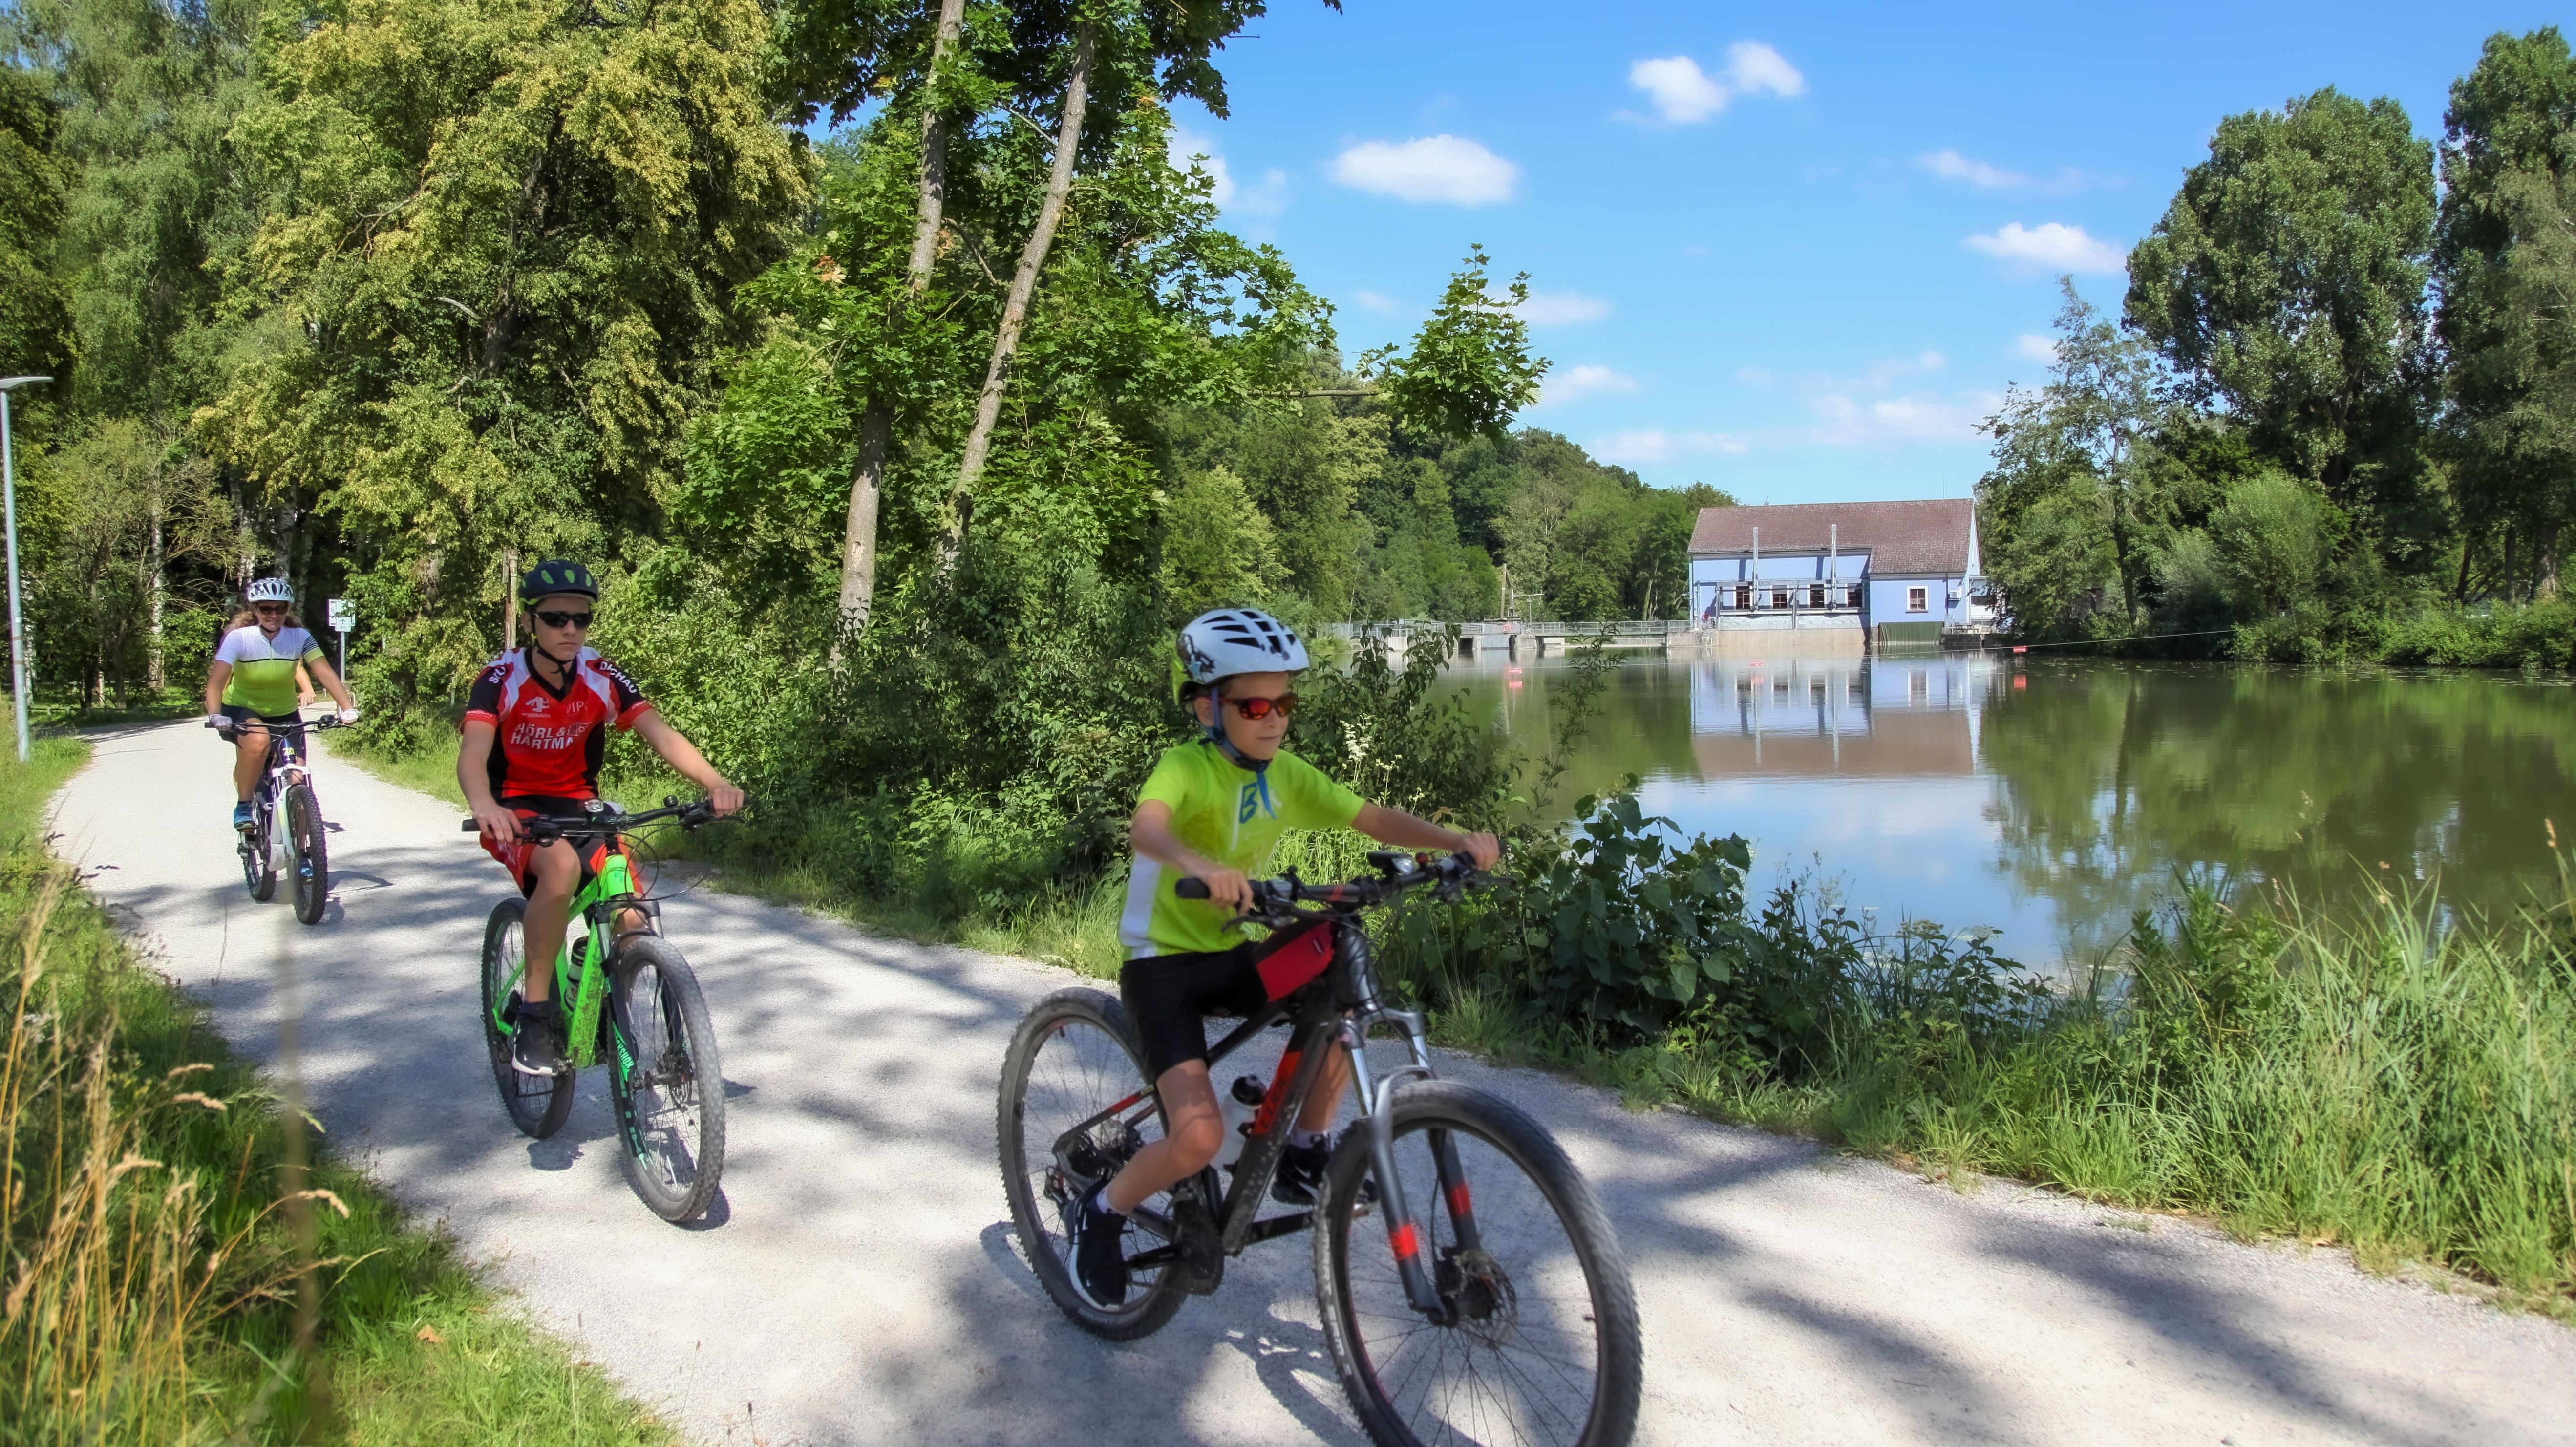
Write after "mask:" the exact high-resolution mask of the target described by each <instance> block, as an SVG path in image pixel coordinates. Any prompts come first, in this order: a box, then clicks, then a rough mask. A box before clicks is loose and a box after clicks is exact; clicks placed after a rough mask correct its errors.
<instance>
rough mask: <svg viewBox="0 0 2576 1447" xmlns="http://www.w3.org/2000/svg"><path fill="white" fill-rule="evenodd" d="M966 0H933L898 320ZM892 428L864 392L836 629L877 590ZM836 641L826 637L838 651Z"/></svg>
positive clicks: (940, 162)
mask: <svg viewBox="0 0 2576 1447" xmlns="http://www.w3.org/2000/svg"><path fill="white" fill-rule="evenodd" d="M965 16H966V0H940V6H939V29H938V30H937V32H935V33H934V34H933V35H932V36H931V41H930V77H931V79H930V95H929V100H928V104H926V105H924V106H923V107H922V112H921V192H920V199H919V201H918V202H917V203H916V205H915V208H914V221H913V228H912V255H911V257H910V258H909V259H908V260H907V262H906V264H905V280H906V282H907V284H908V287H909V294H908V295H907V297H906V299H905V305H904V310H903V312H902V313H899V314H898V315H897V316H896V318H895V324H896V325H898V326H900V325H901V324H902V322H903V320H904V317H905V315H908V314H909V312H910V310H911V303H912V302H913V301H914V300H917V299H919V297H920V296H921V294H922V293H923V292H924V291H927V290H929V288H930V268H931V264H932V263H933V262H934V261H936V260H937V259H938V256H939V223H940V216H941V213H942V212H943V211H944V210H945V209H946V207H947V204H948V125H947V119H946V115H945V113H944V112H943V110H942V109H941V107H940V104H939V91H938V84H939V65H940V62H941V61H943V60H945V59H946V58H947V56H948V52H949V50H950V49H951V48H952V47H953V46H954V45H955V44H956V43H957V33H958V30H959V28H960V27H961V26H962V25H963V24H964V23H965ZM893 432H894V409H893V408H891V407H889V406H887V405H886V403H885V399H883V398H881V397H876V398H870V399H869V401H868V410H867V411H866V412H865V413H864V414H862V415H861V417H860V419H859V465H858V469H857V471H856V472H855V473H854V474H852V476H851V478H850V516H849V521H848V524H847V525H846V527H845V528H844V529H843V531H842V534H841V636H842V637H843V638H847V637H849V636H850V635H851V634H853V633H856V632H857V631H859V630H860V629H862V628H864V627H866V626H867V623H868V608H869V606H870V605H871V604H872V603H873V602H874V601H875V598H876V591H877V498H878V496H879V495H880V494H881V493H882V492H883V491H884V488H885V463H886V448H887V444H888V443H889V441H890V440H891V439H892V435H893ZM839 646H840V645H839V644H838V643H837V642H836V643H835V644H834V645H833V648H834V651H835V654H836V656H837V653H838V650H839Z"/></svg>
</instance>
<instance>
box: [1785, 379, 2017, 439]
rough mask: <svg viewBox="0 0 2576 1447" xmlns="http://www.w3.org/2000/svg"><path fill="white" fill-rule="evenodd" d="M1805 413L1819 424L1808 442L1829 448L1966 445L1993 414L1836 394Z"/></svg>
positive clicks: (1918, 400)
mask: <svg viewBox="0 0 2576 1447" xmlns="http://www.w3.org/2000/svg"><path fill="white" fill-rule="evenodd" d="M1982 395H1983V394H1978V396H1979V397H1982ZM1807 407H1808V410H1810V411H1812V412H1814V413H1815V414H1816V419H1817V420H1816V425H1815V426H1814V427H1812V428H1809V429H1808V430H1807V433H1806V440H1808V441H1810V442H1816V443H1821V444H1823V445H1825V446H1827V447H1888V446H1894V445H1900V444H1904V443H1909V442H1970V441H1974V440H1975V439H1976V436H1977V423H1978V421H1979V419H1981V418H1983V417H1984V416H1985V415H1986V414H1987V413H1988V412H1991V411H1992V410H1993V408H1992V406H1991V405H1989V406H1986V407H1984V408H1982V409H1980V408H1978V407H1976V406H1961V405H1959V404H1958V403H1956V402H1949V401H1944V400H1942V399H1940V398H1938V397H1931V396H1923V395H1919V394H1918V395H1908V396H1898V397H1880V398H1877V399H1875V400H1872V401H1860V400H1857V399H1855V398H1852V397H1849V396H1846V395H1844V394H1842V393H1840V392H1826V393H1822V394H1819V395H1817V396H1813V397H1809V398H1808V399H1807Z"/></svg>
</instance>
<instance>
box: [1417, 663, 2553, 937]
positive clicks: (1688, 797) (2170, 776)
mask: <svg viewBox="0 0 2576 1447" xmlns="http://www.w3.org/2000/svg"><path fill="white" fill-rule="evenodd" d="M1564 668H1565V665H1564V663H1563V662H1562V661H1561V660H1555V659H1551V660H1548V661H1547V662H1545V663H1543V664H1523V665H1518V666H1515V665H1511V664H1509V663H1507V662H1503V661H1500V660H1495V661H1489V662H1484V663H1480V664H1464V665H1461V669H1460V674H1459V677H1460V679H1461V681H1462V683H1464V684H1465V686H1466V687H1467V689H1468V691H1469V694H1470V697H1471V699H1472V700H1473V701H1474V702H1475V705H1476V706H1478V707H1480V708H1490V709H1493V710H1496V711H1499V712H1500V713H1501V714H1502V715H1503V717H1504V718H1505V719H1506V720H1507V721H1508V723H1509V726H1510V728H1511V729H1512V731H1513V732H1514V734H1515V735H1517V736H1518V737H1519V738H1520V739H1521V741H1522V743H1523V745H1524V747H1527V748H1529V749H1531V750H1532V751H1533V752H1535V751H1536V750H1537V749H1538V748H1539V747H1541V745H1542V744H1543V741H1544V739H1545V738H1546V734H1547V725H1548V716H1549V700H1550V698H1551V696H1552V695H1553V694H1554V693H1555V691H1556V690H1557V689H1559V688H1561V687H1562V685H1563V683H1564ZM2571 747H2576V690H2572V689H2570V688H2568V687H2566V686H2564V685H2563V684H2560V683H2556V682H2535V681H2531V680H2524V679H2519V678H2513V677H2493V676H2461V675H2431V674H2417V675H2408V674H2399V673H2388V672H2371V673H2330V672H2301V671H2292V670H2277V669H2275V670H2266V669H2250V668H2248V669H2239V668H2224V667H2175V666H2136V665H2124V664H2116V663H2095V662H2074V661H2056V660H2044V661H2040V662H2036V663H2033V662H2028V661H2017V660H2013V659H2010V658H2001V657H1984V656H1959V655H1951V656H1940V657H1923V658H1911V659H1909V658H1877V659H1867V660H1861V659H1822V658H1819V659H1797V658H1788V659H1779V660H1768V661H1761V660H1737V659H1707V658H1699V657H1695V656H1691V655H1683V654H1677V655H1675V656H1673V657H1671V658H1669V659H1668V658H1665V657H1662V656H1658V655H1641V656H1638V657H1635V658H1632V659H1630V660H1628V661H1626V662H1624V663H1623V664H1622V665H1621V666H1620V667H1619V668H1618V669H1617V670H1615V672H1614V673H1613V674H1612V677H1611V685H1610V687H1609V689H1608V691H1607V693H1606V694H1605V696H1604V699H1603V701H1602V705H1601V712H1600V714H1599V716H1598V718H1597V720H1596V723H1595V725H1594V727H1593V729H1592V730H1591V734H1590V737H1589V738H1588V739H1587V741H1586V744H1585V746H1584V748H1583V750H1582V752H1581V753H1580V754H1579V756H1578V757H1577V759H1576V760H1575V762H1574V765H1573V767H1572V769H1571V770H1570V773H1569V779H1568V787H1567V788H1566V790H1565V791H1564V793H1563V795H1562V796H1561V797H1560V799H1559V801H1558V802H1559V804H1560V805H1561V806H1565V805H1570V804H1571V802H1572V800H1573V799H1574V797H1575V796H1576V795H1578V794H1581V793H1586V792H1591V791H1595V790H1599V789H1603V788H1607V787H1610V786H1612V785H1614V784H1615V783H1616V782H1617V780H1618V778H1619V776H1620V775H1622V774H1624V773H1632V772H1633V773H1636V774H1638V775H1640V776H1641V777H1642V778H1643V780H1644V786H1643V787H1644V792H1645V795H1646V799H1647V802H1648V803H1649V804H1650V805H1652V806H1653V807H1654V808H1656V809H1658V810H1660V811H1662V812H1664V813H1667V814H1670V815H1672V816H1673V817H1674V818H1675V819H1676V820H1678V821H1679V822H1680V823H1681V824H1682V825H1683V827H1685V828H1688V829H1692V830H1699V831H1709V832H1723V831H1734V832H1741V833H1743V834H1744V835H1746V836H1747V837H1748V838H1750V839H1752V840H1753V841H1754V843H1755V847H1756V850H1757V853H1758V856H1759V858H1760V859H1761V861H1762V867H1763V868H1764V869H1765V870H1766V871H1768V872H1770V873H1772V874H1774V875H1776V873H1777V872H1778V871H1782V870H1790V871H1809V872H1817V873H1821V874H1824V875H1826V876H1830V877H1834V878H1837V879H1839V880H1840V881H1841V882H1842V884H1843V886H1844V889H1845V892H1846V897H1847V898H1848V899H1849V900H1850V901H1851V902H1853V903H1854V904H1857V905H1862V906H1868V907H1875V908H1878V909H1879V910H1881V911H1882V913H1883V915H1885V916H1889V917H1893V916H1899V915H1903V916H1912V917H1916V918H1927V919H1936V920H1940V921H1942V922H1943V923H1946V924H1952V925H1966V924H1983V925H1988V926H1993V927H1997V928H2000V929H2002V930H2003V931H2004V932H2005V935H2006V939H2005V942H2004V943H2005V947H2006V948H2008V949H2010V950H2012V951H2015V952H2017V953H2019V954H2021V955H2022V956H2023V957H2025V958H2031V959H2043V958H2050V957H2056V956H2060V955H2063V954H2066V953H2069V952H2072V953H2075V954H2078V955H2084V956H2089V955H2092V954H2093V953H2095V952H2096V951H2098V950H2099V949H2100V948H2102V947H2103V946H2104V945H2106V944H2107V943H2108V942H2110V941H2111V940H2113V939H2116V938H2117V936H2118V935H2119V933H2120V931H2121V930H2122V929H2124V928H2125V927H2126V925H2127V922H2128V918H2129V916H2130V914H2131V913H2132V912H2133V911H2134V910H2136V909H2137V908H2138V907H2140V906H2142V905H2146V904H2152V903H2153V902H2155V901H2156V900H2157V899H2159V898H2161V897H2163V896H2164V895H2166V894H2167V893H2169V892H2170V891H2171V889H2172V888H2173V883H2174V880H2175V877H2176V875H2177V874H2178V873H2180V872H2186V871H2192V870H2202V869H2207V870H2214V871H2218V872H2221V873H2223V874H2225V875H2227V876H2228V877H2230V878H2233V879H2236V880H2239V881H2247V882H2253V881H2261V880H2268V879H2287V880H2293V881H2296V882H2298V883H2299V885H2300V887H2301V888H2302V889H2303V890H2306V891H2309V892H2311V893H2313V894H2317V895H2320V896H2322V897H2326V898H2329V899H2336V900H2341V899H2349V898H2352V897H2353V896H2354V895H2355V894H2357V893H2358V892H2361V891H2365V890H2367V889H2368V888H2369V887H2370V886H2369V885H2368V884H2367V883H2365V877H2366V876H2377V877H2381V878H2386V879H2390V880H2399V879H2403V880H2408V881H2415V880H2426V879H2433V878H2436V877H2438V878H2439V880H2440V887H2441V890H2442V893H2443V895H2444V897H2445V898H2446V899H2448V900H2450V901H2452V902H2454V903H2455V904H2460V905H2467V906H2472V907H2476V908H2481V909H2486V910H2490V911H2494V910H2501V909H2509V908H2512V907H2513V906H2514V905H2516V904H2518V903H2520V902H2521V901H2523V900H2525V899H2527V898H2529V897H2530V896H2531V893H2532V892H2533V891H2534V890H2535V889H2545V888H2548V887H2551V886H2553V885H2554V884H2555V882H2556V874H2555V871H2554V868H2553V866H2552V865H2551V864H2550V862H2549V859H2548V856H2547V853H2546V849H2545V845H2544V832H2545V829H2546V827H2547V823H2546V821H2551V820H2556V821H2558V822H2560V823H2562V824H2566V825H2570V826H2576V760H2571V759H2570V758H2569V749H2570V748H2571Z"/></svg>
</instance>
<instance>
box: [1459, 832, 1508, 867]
mask: <svg viewBox="0 0 2576 1447" xmlns="http://www.w3.org/2000/svg"><path fill="white" fill-rule="evenodd" d="M1458 852H1460V853H1462V854H1464V855H1466V856H1467V857H1468V858H1469V859H1472V860H1474V861H1475V862H1476V867H1477V868H1478V869H1491V868H1493V867H1494V866H1495V865H1497V864H1500V863H1501V862H1502V859H1503V841H1501V840H1500V839H1497V838H1495V837H1494V836H1493V835H1491V834H1470V835H1468V836H1467V840H1466V843H1464V844H1462V845H1460V846H1459V851H1458Z"/></svg>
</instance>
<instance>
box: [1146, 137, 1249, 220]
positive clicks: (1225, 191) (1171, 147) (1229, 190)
mask: <svg viewBox="0 0 2576 1447" xmlns="http://www.w3.org/2000/svg"><path fill="white" fill-rule="evenodd" d="M1163 152H1164V154H1165V155H1166V156H1168V157H1170V159H1171V162H1172V169H1173V170H1175V171H1186V170H1188V169H1189V168H1190V166H1191V164H1192V160H1193V158H1195V159H1196V164H1197V165H1198V168H1199V169H1200V170H1202V171H1205V172H1207V174H1208V179H1209V180H1210V181H1213V182H1215V183H1216V189H1214V190H1213V191H1211V192H1209V193H1208V199H1209V200H1211V201H1214V202H1215V203H1216V204H1218V205H1219V206H1222V205H1224V204H1225V203H1227V202H1228V201H1231V200H1233V199H1234V176H1233V175H1232V174H1231V173H1230V172H1228V171H1227V170H1226V168H1225V157H1224V156H1223V155H1222V154H1220V153H1219V152H1218V151H1217V148H1216V142H1214V141H1212V140H1210V139H1208V138H1207V137H1206V136H1203V135H1200V134H1199V133H1198V132H1196V131H1193V130H1190V129H1188V128H1186V127H1183V126H1174V127H1172V131H1171V135H1170V137H1169V138H1168V139H1166V140H1165V141H1164V143H1163Z"/></svg>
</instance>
